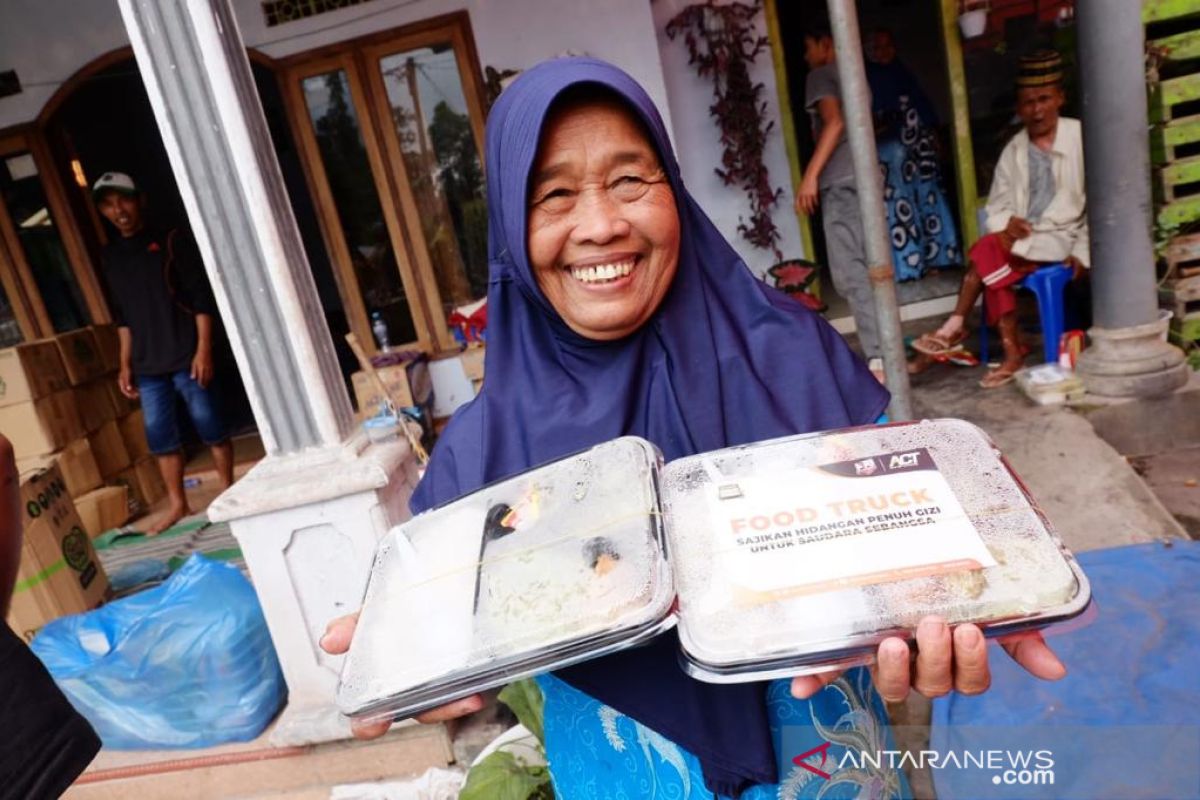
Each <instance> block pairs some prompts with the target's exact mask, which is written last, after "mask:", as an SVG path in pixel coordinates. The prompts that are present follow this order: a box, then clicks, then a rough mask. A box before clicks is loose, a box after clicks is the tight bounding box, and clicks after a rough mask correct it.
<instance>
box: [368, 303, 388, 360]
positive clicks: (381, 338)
mask: <svg viewBox="0 0 1200 800" xmlns="http://www.w3.org/2000/svg"><path fill="white" fill-rule="evenodd" d="M371 333H373V334H375V342H376V343H377V344H378V345H379V350H380V352H385V351H386V350H387V349H388V328H387V323H386V322H384V321H383V315H382V314H380V313H379V312H378V311H372V312H371Z"/></svg>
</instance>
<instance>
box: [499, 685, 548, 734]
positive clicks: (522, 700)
mask: <svg viewBox="0 0 1200 800" xmlns="http://www.w3.org/2000/svg"><path fill="white" fill-rule="evenodd" d="M500 702H501V703H504V705H506V706H508V707H509V708H511V709H512V712H513V713H514V714H516V715H517V721H518V722H520V723H521V724H522V725H524V726H525V727H526V728H528V729H529V732H530V733H532V734H533V735H534V736H535V737H537V740H538V741H539V742H541V743H542V744H545V741H546V740H545V739H544V738H543V736H542V703H543V699H542V690H541V689H539V688H538V685H537V683H536V682H534V680H533V679H532V678H526V679H525V680H522V681H517V682H516V683H510V684H509V685H508V686H505V687H504V688H503V689H502V690H501V691H500Z"/></svg>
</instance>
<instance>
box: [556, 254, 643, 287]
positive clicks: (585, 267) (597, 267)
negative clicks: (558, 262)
mask: <svg viewBox="0 0 1200 800" xmlns="http://www.w3.org/2000/svg"><path fill="white" fill-rule="evenodd" d="M638 261H639V256H637V255H628V254H615V255H612V256H600V257H597V258H592V259H585V260H581V261H576V262H575V263H573V264H571V265H570V266H569V267H567V270H568V271H569V272H570V273H571V277H572V278H574V279H575V280H577V281H579V282H580V283H582V284H584V285H585V286H587V287H588V288H589V289H620V288H623V287H625V286H628V285H629V284H631V283H632V282H633V279H632V277H631V275H632V273H633V271H634V269H636V268H637V264H638Z"/></svg>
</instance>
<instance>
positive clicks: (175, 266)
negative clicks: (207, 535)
mask: <svg viewBox="0 0 1200 800" xmlns="http://www.w3.org/2000/svg"><path fill="white" fill-rule="evenodd" d="M92 197H93V199H94V200H95V202H96V207H97V208H98V209H99V211H100V214H101V216H103V217H104V218H105V219H106V220H108V221H109V222H110V223H112V226H113V227H114V228H115V229H116V231H117V233H118V236H116V237H114V238H113V239H112V241H110V242H109V244H108V246H107V247H106V248H105V250H104V256H103V263H104V276H105V279H106V281H107V283H108V288H109V291H110V295H111V299H112V301H113V311H114V317H115V321H116V324H117V332H118V334H119V335H120V339H121V371H120V375H119V377H118V379H117V380H118V382H119V385H120V389H121V392H122V394H124V395H125V396H126V397H129V398H131V399H134V398H138V397H140V398H141V401H142V412H143V414H144V416H145V419H146V439H147V441H148V442H149V444H150V451H151V452H152V453H154V454H155V456H157V457H158V468H159V471H160V472H161V473H162V477H163V482H164V483H166V486H167V495H168V497H169V499H170V507H169V508H168V509H167V511H166V512H165V513H164V514H162V515H160V517H159V518H158V519H157V520H155V521H154V522H153V523H152V524H151V525H150V526H149V527H148V528H147V530H146V533H148V534H151V535H153V534H157V533H161V532H162V531H164V530H166V529H167V528H169V527H171V526H172V525H173V524H175V523H176V522H178V521H179V520H180V519H181V518H182V517H184V516H186V515H187V514H189V513H190V510H189V509H188V505H187V496H186V495H185V494H184V491H183V467H184V455H183V442H182V440H181V436H180V430H179V419H178V417H177V409H178V406H179V401H180V400H181V399H182V400H183V403H184V405H185V406H186V408H187V411H188V415H189V416H190V417H191V421H192V425H193V427H195V429H196V433H198V434H199V436H200V439H201V440H202V441H203V442H204V443H205V444H207V445H208V446H209V447H211V448H212V454H213V461H214V463H215V464H216V469H217V475H218V476H219V479H220V481H221V484H222V486H223V487H226V488H227V487H229V485H230V484H232V483H233V446H232V444H231V443H230V441H229V434H228V431H227V430H226V426H225V421H224V420H223V419H222V418H221V414H220V404H219V402H218V400H217V397H216V396H215V395H214V394H213V392H212V391H211V390H210V389H209V385H210V383H211V381H212V379H213V357H212V352H213V317H214V316H215V315H216V309H215V307H214V304H213V300H212V295H211V292H210V291H209V287H208V281H207V279H206V278H205V275H204V270H203V267H202V264H201V261H200V255H199V252H198V251H197V249H196V246H195V243H194V242H193V241H192V238H191V236H190V235H189V234H188V233H187V231H186V230H183V229H181V228H159V227H156V226H152V225H149V224H147V221H146V214H145V210H146V201H145V197H144V195H142V193H141V192H140V191H139V190H138V188H137V185H136V184H135V183H134V182H133V179H132V178H130V177H129V176H128V175H126V174H124V173H122V172H106V173H104V174H103V175H101V176H100V178H99V180H97V181H96V183H95V185H94V186H93V187H92Z"/></svg>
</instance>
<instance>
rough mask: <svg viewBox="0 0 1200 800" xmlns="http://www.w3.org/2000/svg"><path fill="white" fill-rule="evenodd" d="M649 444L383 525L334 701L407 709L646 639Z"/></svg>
mask: <svg viewBox="0 0 1200 800" xmlns="http://www.w3.org/2000/svg"><path fill="white" fill-rule="evenodd" d="M661 463H662V458H661V456H660V455H659V453H658V451H657V450H656V449H655V448H654V447H653V445H651V444H650V443H648V442H646V441H644V440H642V439H635V438H622V439H615V440H613V441H611V442H606V443H604V444H601V445H598V446H596V447H593V448H591V449H590V450H586V451H584V452H582V453H579V454H577V455H574V456H570V457H568V458H565V459H562V460H560V461H556V462H554V463H551V464H548V465H545V466H542V467H539V468H536V469H533V470H531V471H529V472H525V473H521V474H520V475H517V476H515V477H513V478H510V479H508V480H505V481H502V482H499V483H495V484H493V485H491V486H487V487H484V488H482V489H480V490H478V491H476V492H473V493H471V494H469V495H466V496H465V497H463V498H460V499H459V500H456V501H454V502H452V503H449V504H447V505H444V506H442V507H440V508H437V509H434V510H431V511H428V512H426V513H424V514H421V515H419V516H417V517H414V518H413V519H411V520H409V521H408V522H406V523H405V524H403V525H401V526H399V527H397V528H394V529H393V530H392V531H390V532H389V533H388V534H387V535H386V536H385V537H384V538H383V540H382V541H381V543H380V546H379V549H378V550H377V551H376V554H375V562H374V564H373V566H372V568H371V575H370V579H369V581H368V584H367V591H366V596H365V599H364V601H363V608H362V613H361V615H360V617H359V621H358V628H357V630H356V632H355V635H354V642H353V646H352V647H351V650H350V653H349V655H348V656H347V659H346V662H345V664H344V665H343V667H342V675H341V684H340V686H339V687H338V705H339V707H340V708H341V710H342V711H343V712H344V713H346V714H349V715H352V716H358V717H366V718H369V719H383V718H387V717H402V716H410V715H412V714H413V713H416V712H419V711H420V710H422V709H424V708H426V707H430V706H436V705H440V704H442V703H445V702H448V701H449V700H451V699H453V698H456V697H462V696H465V695H469V694H472V693H474V692H477V691H480V690H483V689H486V688H490V687H493V686H499V685H502V684H505V683H508V682H510V681H513V680H516V679H517V678H520V677H523V676H527V675H531V674H536V673H539V672H544V671H547V670H550V669H556V668H559V667H562V666H565V665H567V664H572V663H575V662H578V661H582V660H584V659H588V658H594V657H596V656H599V655H604V654H606V653H610V652H613V651H615V650H619V649H621V648H624V647H629V646H632V645H635V644H637V643H639V642H642V641H647V640H649V639H651V638H653V637H654V636H655V635H657V634H658V633H661V632H662V631H664V630H666V629H667V628H669V627H670V626H671V625H673V624H674V618H673V617H672V616H671V614H670V611H671V607H672V605H673V604H674V600H675V591H674V588H673V586H672V583H671V571H670V567H669V565H668V562H667V554H666V540H665V534H664V530H663V525H662V517H661V515H660V513H659V507H660V503H659V497H658V489H657V481H658V471H659V467H660V466H661Z"/></svg>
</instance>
